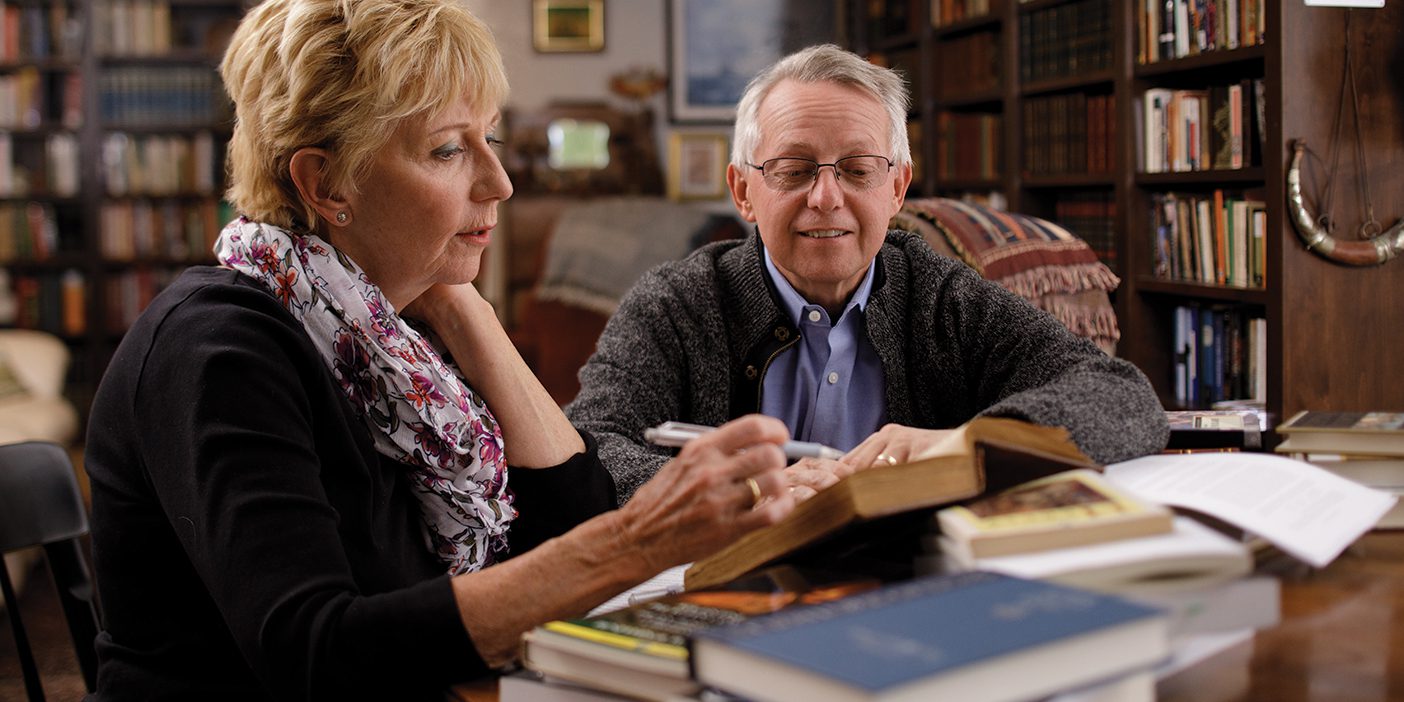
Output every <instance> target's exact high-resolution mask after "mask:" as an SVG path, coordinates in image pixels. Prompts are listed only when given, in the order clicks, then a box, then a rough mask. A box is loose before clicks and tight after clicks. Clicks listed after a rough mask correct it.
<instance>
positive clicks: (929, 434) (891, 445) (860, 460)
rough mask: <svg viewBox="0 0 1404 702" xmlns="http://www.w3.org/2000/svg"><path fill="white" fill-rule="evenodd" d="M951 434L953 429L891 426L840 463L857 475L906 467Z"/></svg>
mask: <svg viewBox="0 0 1404 702" xmlns="http://www.w3.org/2000/svg"><path fill="white" fill-rule="evenodd" d="M951 433H952V430H950V429H917V428H914V427H908V426H903V425H901V424H888V425H887V426H885V427H883V428H882V429H879V430H878V431H877V433H875V434H873V435H872V436H869V437H868V438H866V439H864V440H863V443H861V444H858V445H857V446H855V447H853V450H852V451H849V452H848V453H847V454H845V455H844V457H843V458H840V459H839V462H840V463H843V464H845V465H847V466H848V467H849V468H851V469H852V470H855V471H856V470H866V469H868V468H872V467H875V466H885V465H894V466H895V465H897V464H899V463H907V462H908V461H911V460H914V459H915V458H916V457H918V456H920V455H922V454H924V453H926V452H927V451H929V450H931V449H932V448H933V447H935V446H937V445H938V444H940V443H941V442H942V441H943V440H945V439H946V437H948V436H950V435H951Z"/></svg>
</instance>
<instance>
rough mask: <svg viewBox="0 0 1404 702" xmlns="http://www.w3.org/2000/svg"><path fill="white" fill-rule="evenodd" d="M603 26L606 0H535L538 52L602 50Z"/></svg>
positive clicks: (534, 38)
mask: <svg viewBox="0 0 1404 702" xmlns="http://www.w3.org/2000/svg"><path fill="white" fill-rule="evenodd" d="M604 26H605V25H604V0H532V9H531V39H532V45H533V46H535V47H536V50H537V51H545V52H566V51H575V52H580V51H603V50H604V45H605V35H604Z"/></svg>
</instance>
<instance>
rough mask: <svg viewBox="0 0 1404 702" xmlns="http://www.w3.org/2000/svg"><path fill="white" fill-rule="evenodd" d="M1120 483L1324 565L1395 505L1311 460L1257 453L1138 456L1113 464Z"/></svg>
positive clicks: (1112, 476) (1109, 471) (1109, 473)
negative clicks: (1212, 518)
mask: <svg viewBox="0 0 1404 702" xmlns="http://www.w3.org/2000/svg"><path fill="white" fill-rule="evenodd" d="M1105 475H1106V477H1107V478H1108V479H1109V480H1111V481H1112V482H1113V483H1115V484H1117V485H1119V486H1121V487H1122V488H1125V489H1126V490H1130V491H1131V492H1135V493H1137V494H1139V495H1141V496H1142V497H1145V498H1147V499H1151V500H1155V501H1158V502H1163V503H1165V504H1168V505H1173V506H1176V507H1184V508H1188V509H1193V510H1198V511H1200V512H1204V513H1205V514H1208V515H1211V516H1213V517H1217V518H1219V519H1222V520H1224V521H1226V522H1229V523H1230V524H1233V525H1234V526H1237V527H1239V528H1241V529H1243V530H1245V531H1248V532H1251V533H1253V534H1256V535H1258V536H1261V537H1263V538H1264V539H1267V540H1268V541H1270V542H1272V543H1273V544H1274V545H1276V546H1277V547H1278V548H1280V549H1282V550H1283V551H1285V552H1287V553H1289V554H1291V555H1292V556H1295V557H1296V558H1299V559H1301V560H1303V561H1306V562H1307V563H1310V564H1311V565H1313V566H1315V567H1317V568H1321V567H1324V566H1326V564H1328V563H1330V562H1331V561H1333V560H1335V558H1336V556H1338V555H1340V553H1341V551H1344V550H1345V547H1346V546H1349V545H1350V544H1351V543H1353V542H1354V541H1355V540H1356V539H1357V538H1359V537H1360V535H1361V534H1363V533H1365V532H1366V531H1369V530H1370V528H1371V527H1373V526H1374V525H1375V522H1376V521H1378V520H1379V518H1380V517H1381V516H1382V515H1384V514H1385V513H1386V512H1388V511H1389V509H1390V508H1391V507H1393V506H1394V503H1395V498H1394V497H1393V496H1391V495H1389V494H1388V493H1385V492H1382V491H1380V490H1373V489H1371V488H1367V487H1365V486H1363V485H1358V484H1356V483H1354V482H1351V481H1349V480H1346V479H1345V478H1341V477H1339V476H1337V475H1333V474H1332V473H1330V472H1329V471H1325V470H1322V469H1320V468H1318V467H1316V466H1313V465H1311V464H1309V463H1306V462H1303V461H1297V460H1293V459H1290V458H1284V457H1282V456H1272V455H1267V454H1252V453H1193V454H1183V455H1156V456H1146V457H1144V458H1137V459H1135V460H1131V461H1126V462H1124V463H1114V464H1112V465H1109V466H1107V467H1106V473H1105Z"/></svg>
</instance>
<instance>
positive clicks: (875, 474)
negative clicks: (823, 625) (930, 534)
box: [685, 417, 1095, 589]
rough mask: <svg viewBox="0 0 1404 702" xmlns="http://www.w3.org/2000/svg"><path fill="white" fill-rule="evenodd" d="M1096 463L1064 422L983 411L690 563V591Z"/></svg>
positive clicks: (833, 486) (688, 584)
mask: <svg viewBox="0 0 1404 702" xmlns="http://www.w3.org/2000/svg"><path fill="white" fill-rule="evenodd" d="M1091 467H1095V464H1093V462H1092V461H1091V460H1090V459H1088V458H1087V457H1086V456H1085V455H1083V453H1082V452H1081V451H1080V450H1079V449H1078V448H1077V445H1076V444H1074V443H1073V442H1072V439H1070V438H1069V437H1068V433H1067V430H1065V429H1063V428H1061V427H1045V426H1039V425H1035V424H1031V423H1028V422H1023V421H1020V420H1016V419H1007V418H1002V417H977V418H975V419H973V420H971V421H969V422H967V423H965V424H964V425H961V426H960V427H958V428H956V429H954V430H952V431H951V432H950V433H949V434H948V435H947V436H946V437H945V438H944V439H943V440H942V441H941V442H940V443H938V444H937V445H935V446H932V447H931V448H930V449H928V450H927V451H926V452H924V453H923V454H922V455H920V456H917V457H916V458H914V459H913V460H912V461H910V462H908V463H904V464H900V465H895V466H883V467H877V468H870V469H868V470H863V471H859V472H857V473H854V474H853V475H850V476H848V477H846V478H844V479H842V480H840V481H839V482H837V483H835V484H834V485H832V486H830V487H829V488H827V489H825V490H823V491H821V492H819V494H817V495H815V496H814V497H811V498H810V499H808V500H805V501H804V502H802V503H800V504H799V505H798V506H797V507H795V510H794V511H793V512H791V513H790V515H789V516H788V517H786V518H785V519H784V520H782V521H780V522H778V523H776V524H773V525H771V526H769V527H765V528H762V529H758V530H756V531H753V532H751V533H750V534H747V535H746V536H744V537H742V538H740V539H738V540H737V541H736V542H734V543H733V544H731V545H730V546H728V547H726V548H723V549H722V550H721V551H719V552H717V553H716V554H713V555H712V556H710V557H708V558H705V559H703V560H700V561H697V562H696V563H694V564H693V565H692V567H690V568H688V570H687V573H686V576H685V579H686V583H687V587H688V588H689V589H693V588H701V587H708V586H711V585H718V584H721V583H725V582H728V581H731V580H734V579H736V578H737V577H739V576H741V575H742V574H744V573H747V572H749V571H751V570H754V569H756V568H759V567H761V566H763V565H765V564H767V563H771V562H773V561H775V560H776V559H779V558H781V557H783V556H785V555H787V554H790V553H792V552H794V551H796V550H797V549H800V548H802V547H805V546H809V545H811V544H814V543H816V542H817V541H819V540H821V539H823V538H825V537H828V536H830V535H833V534H835V533H836V532H838V531H840V530H841V529H843V528H844V527H845V526H848V525H852V524H855V523H858V522H863V521H868V520H873V519H877V518H880V517H887V516H891V515H896V514H900V513H906V512H912V511H914V510H919V509H925V508H934V507H939V506H941V505H944V504H948V503H952V502H956V501H958V500H964V499H967V498H971V497H975V496H976V495H979V494H981V493H983V492H985V491H986V490H991V491H998V490H1002V489H1004V488H1007V487H1012V486H1014V485H1018V484H1020V483H1024V482H1028V481H1029V480H1033V479H1035V478H1040V477H1043V476H1045V475H1049V474H1051V473H1056V472H1059V471H1063V470H1069V469H1072V468H1091Z"/></svg>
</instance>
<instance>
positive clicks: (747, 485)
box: [620, 415, 795, 572]
mask: <svg viewBox="0 0 1404 702" xmlns="http://www.w3.org/2000/svg"><path fill="white" fill-rule="evenodd" d="M789 438H790V437H789V431H788V430H787V429H786V428H785V425H784V423H783V422H781V421H780V420H778V419H774V418H771V417H763V416H760V415H750V416H746V417H742V418H740V419H736V420H733V421H731V422H727V423H726V424H724V425H722V426H721V427H720V428H718V429H717V430H716V431H711V432H707V433H706V434H703V435H702V436H700V437H698V438H696V439H693V440H692V441H689V442H687V445H686V446H684V447H683V448H682V451H681V452H679V453H678V456H677V458H674V459H673V460H672V461H669V462H668V463H667V464H666V465H664V466H663V468H662V469H661V470H660V471H659V472H658V474H657V475H656V476H654V477H653V479H651V480H649V481H648V482H647V483H645V484H644V486H643V487H641V488H639V491H638V492H637V493H635V495H634V497H633V499H631V500H629V502H628V503H627V504H626V505H624V507H622V508H621V509H620V516H621V517H624V519H623V520H622V522H623V525H624V526H623V529H622V533H621V535H620V536H621V539H622V540H623V542H624V547H625V548H628V549H631V550H634V551H637V552H638V553H639V555H640V556H641V557H642V558H643V559H644V561H645V562H646V563H647V564H648V572H660V571H662V570H664V569H666V568H670V567H672V566H675V565H678V564H681V563H687V562H690V561H694V560H697V559H699V558H703V557H705V556H708V555H710V554H711V553H712V552H714V551H716V550H718V549H720V548H722V547H723V546H726V545H728V544H730V543H732V542H733V541H735V540H736V539H737V538H739V537H740V536H742V535H744V534H746V533H748V532H750V531H752V530H754V529H757V528H760V527H763V526H767V525H770V524H774V523H776V522H778V521H780V520H781V519H784V518H785V516H786V515H788V514H789V513H790V511H791V510H793V509H794V507H795V500H794V498H793V497H792V496H791V495H790V490H789V483H788V481H787V480H786V477H785V473H784V470H785V454H784V453H783V452H782V451H781V449H780V444H783V443H784V442H785V440H786V439H789Z"/></svg>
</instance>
